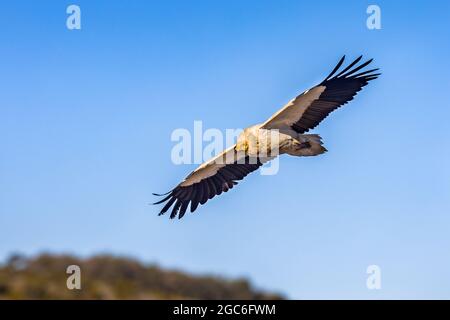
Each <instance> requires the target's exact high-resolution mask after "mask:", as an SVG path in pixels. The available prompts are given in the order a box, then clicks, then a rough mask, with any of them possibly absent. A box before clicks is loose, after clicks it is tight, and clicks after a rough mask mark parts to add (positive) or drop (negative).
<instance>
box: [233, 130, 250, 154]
mask: <svg viewBox="0 0 450 320" xmlns="http://www.w3.org/2000/svg"><path fill="white" fill-rule="evenodd" d="M247 150H248V140H247V134H246V131H245V130H244V132H242V133H241V134H240V135H239V137H238V138H237V142H236V151H244V152H247Z"/></svg>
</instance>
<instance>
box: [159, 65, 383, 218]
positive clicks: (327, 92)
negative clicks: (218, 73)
mask: <svg viewBox="0 0 450 320" xmlns="http://www.w3.org/2000/svg"><path fill="white" fill-rule="evenodd" d="M361 59H362V56H360V57H358V58H357V59H356V60H355V61H353V62H352V63H350V64H349V65H348V66H347V67H345V68H343V69H342V70H340V68H341V66H342V64H343V63H344V60H345V56H343V57H342V58H341V59H340V60H339V62H338V64H337V65H336V67H335V68H334V69H333V70H332V71H331V73H330V74H329V75H328V76H327V77H326V78H325V80H323V81H322V82H321V83H320V84H318V85H316V86H315V87H312V88H310V89H309V90H306V91H305V92H303V93H302V94H300V95H299V96H297V97H295V98H294V99H293V100H291V101H289V102H288V104H286V105H285V106H284V107H283V108H281V109H280V110H279V111H278V112H276V113H275V114H274V115H273V116H272V117H270V118H269V119H268V120H267V121H265V122H264V123H260V124H257V125H254V126H251V127H248V128H246V129H245V130H244V131H243V132H242V133H241V134H240V135H239V137H238V139H237V143H236V144H235V145H233V146H232V147H230V148H228V149H226V150H225V151H223V152H222V153H221V154H219V155H217V156H215V157H213V158H212V159H210V160H209V161H207V162H205V163H203V164H202V165H200V166H199V167H198V168H197V169H196V170H194V171H193V172H191V174H189V175H188V176H187V177H186V178H185V179H184V180H183V181H182V182H181V183H180V184H178V185H177V186H176V187H175V188H174V189H172V190H171V191H169V192H167V193H165V194H154V195H156V196H162V197H164V198H163V199H162V200H160V201H158V202H155V203H154V204H161V203H163V202H166V203H165V205H164V207H163V208H162V209H161V211H160V213H159V215H162V214H164V213H165V212H167V211H168V210H169V209H171V207H172V210H171V214H170V218H171V219H173V218H175V217H176V216H177V215H178V218H182V217H183V216H184V214H185V213H186V210H187V208H188V206H189V205H190V211H191V212H194V211H195V210H196V209H197V207H198V205H199V204H204V203H205V202H206V201H208V200H209V199H212V198H213V197H215V196H216V195H220V194H221V193H222V192H227V191H228V190H229V189H232V188H233V186H234V185H236V184H237V181H238V180H242V179H243V178H244V177H246V176H247V175H248V174H249V173H250V172H253V171H255V170H257V169H258V168H259V167H261V166H262V165H263V164H264V163H265V162H267V161H269V160H271V159H273V158H274V157H276V156H278V155H279V154H289V155H292V156H316V155H319V154H322V153H324V152H326V151H327V150H326V149H325V148H324V147H323V146H322V140H321V137H320V136H319V135H317V134H305V133H306V132H308V131H309V130H311V129H313V128H315V127H316V126H317V125H318V124H319V123H320V122H321V121H322V120H323V119H325V118H326V117H327V116H328V115H329V114H330V113H331V112H332V111H334V110H336V109H337V108H339V107H340V106H342V105H344V104H346V103H347V102H349V101H351V100H352V99H353V97H354V96H355V95H356V94H357V93H358V91H360V90H361V89H362V88H363V87H364V86H365V85H367V84H368V83H369V81H371V80H373V79H376V78H377V77H378V76H379V75H380V73H375V72H376V71H377V70H379V69H371V70H366V71H360V70H361V69H363V68H364V67H366V66H368V65H369V64H370V63H371V62H372V59H370V60H368V61H366V62H364V63H362V64H360V65H357V64H358V63H359V62H360V61H361ZM358 71H360V72H358Z"/></svg>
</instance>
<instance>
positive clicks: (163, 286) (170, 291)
mask: <svg viewBox="0 0 450 320" xmlns="http://www.w3.org/2000/svg"><path fill="white" fill-rule="evenodd" d="M70 265H77V266H79V267H80V270H81V277H80V279H81V281H80V283H81V289H79V290H78V289H74V290H69V289H68V287H67V279H68V277H70V276H71V275H70V274H67V273H66V270H67V267H68V266H70ZM282 298H283V297H282V296H281V295H279V294H272V293H266V292H262V291H260V290H257V289H255V288H253V287H252V286H251V284H250V283H249V282H248V281H247V280H246V279H236V280H229V279H225V278H221V277H216V276H193V275H189V274H186V273H184V272H180V271H172V270H164V269H162V268H160V267H158V266H156V265H145V264H143V263H141V262H139V261H137V260H135V259H130V258H125V257H117V256H112V255H97V256H93V257H91V258H87V259H80V258H77V257H74V256H70V255H50V254H41V255H39V256H37V257H32V258H28V257H25V256H21V255H12V256H11V257H10V258H9V259H7V261H6V262H5V263H4V264H2V265H1V266H0V299H282Z"/></svg>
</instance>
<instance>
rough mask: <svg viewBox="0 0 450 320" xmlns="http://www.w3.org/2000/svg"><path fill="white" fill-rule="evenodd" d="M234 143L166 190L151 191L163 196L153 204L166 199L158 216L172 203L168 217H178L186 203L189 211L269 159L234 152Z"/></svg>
mask: <svg viewBox="0 0 450 320" xmlns="http://www.w3.org/2000/svg"><path fill="white" fill-rule="evenodd" d="M235 146H236V145H234V146H232V147H230V148H228V149H226V150H225V151H223V152H222V153H221V154H219V155H217V156H216V157H214V158H212V159H211V160H209V161H207V162H205V163H203V164H202V165H200V166H199V167H198V168H197V169H196V170H194V171H193V172H191V174H189V175H188V176H187V177H186V179H184V181H182V182H181V183H180V184H179V185H178V186H176V187H175V188H174V189H172V190H171V191H169V192H168V193H166V194H163V195H160V194H155V195H157V196H165V197H164V198H163V199H162V200H160V201H158V202H155V203H154V204H160V203H163V202H167V203H166V204H165V205H164V207H163V208H162V210H161V211H160V213H159V215H162V214H164V213H166V212H167V211H168V210H169V209H170V208H171V207H172V205H173V208H172V211H171V214H170V218H171V219H173V218H175V217H176V216H177V214H178V218H180V219H181V218H182V217H183V216H184V214H185V213H186V210H187V207H188V206H189V204H190V210H191V212H194V211H195V209H197V207H198V205H199V204H204V203H206V201H208V200H209V199H212V198H213V197H215V196H216V195H220V194H221V193H222V192H227V191H228V190H229V189H231V188H233V186H234V185H236V184H237V182H236V181H237V180H242V179H243V178H244V177H245V176H247V175H248V174H249V173H250V172H253V171H255V170H257V169H258V168H259V167H260V166H262V165H263V163H264V162H265V161H268V160H270V159H269V158H268V159H266V160H262V159H260V158H253V157H249V156H247V155H245V154H244V153H243V152H237V151H236V149H235Z"/></svg>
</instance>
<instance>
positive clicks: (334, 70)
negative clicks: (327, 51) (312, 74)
mask: <svg viewBox="0 0 450 320" xmlns="http://www.w3.org/2000/svg"><path fill="white" fill-rule="evenodd" d="M344 60H345V54H344V55H343V56H342V58H341V60H339V62H338V64H337V65H336V66H335V67H334V69H333V71H331V72H330V74H329V75H328V77H326V78H325V80H328V79H330V78H331V77H332V76H333V75H334V74H335V72H336V71H338V70H339V68H340V67H341V66H342V64H343V63H344Z"/></svg>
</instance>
